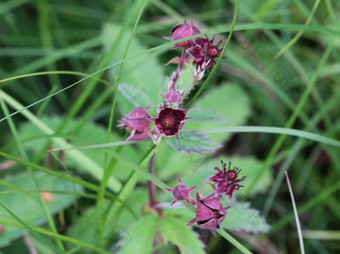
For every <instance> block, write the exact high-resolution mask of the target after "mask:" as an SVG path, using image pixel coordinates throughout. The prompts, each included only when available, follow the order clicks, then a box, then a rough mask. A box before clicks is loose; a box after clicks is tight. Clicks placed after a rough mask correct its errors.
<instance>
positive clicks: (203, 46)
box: [188, 37, 223, 71]
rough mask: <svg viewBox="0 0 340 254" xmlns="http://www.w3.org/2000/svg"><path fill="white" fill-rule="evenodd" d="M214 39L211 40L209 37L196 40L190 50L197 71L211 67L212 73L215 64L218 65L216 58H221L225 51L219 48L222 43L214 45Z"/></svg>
mask: <svg viewBox="0 0 340 254" xmlns="http://www.w3.org/2000/svg"><path fill="white" fill-rule="evenodd" d="M214 39H215V38H212V39H211V40H209V39H208V37H206V38H201V37H199V38H196V39H194V46H193V47H191V48H189V49H188V53H189V55H190V56H192V57H193V58H194V64H195V65H196V69H200V70H204V69H205V68H206V67H208V66H209V70H210V71H211V69H212V67H213V64H215V63H216V61H215V58H218V57H220V56H221V53H222V51H223V49H219V47H220V45H221V43H222V41H219V42H218V43H217V44H216V45H214Z"/></svg>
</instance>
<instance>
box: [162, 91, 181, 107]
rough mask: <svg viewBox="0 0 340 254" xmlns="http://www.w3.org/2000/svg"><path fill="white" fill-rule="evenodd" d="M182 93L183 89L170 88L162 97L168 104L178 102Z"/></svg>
mask: <svg viewBox="0 0 340 254" xmlns="http://www.w3.org/2000/svg"><path fill="white" fill-rule="evenodd" d="M183 95H184V91H181V92H180V91H177V90H170V91H169V92H167V93H166V94H165V95H164V96H163V97H164V99H165V100H166V101H167V102H169V103H170V104H174V103H180V102H181V100H182V98H183Z"/></svg>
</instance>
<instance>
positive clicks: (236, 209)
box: [222, 202, 270, 233]
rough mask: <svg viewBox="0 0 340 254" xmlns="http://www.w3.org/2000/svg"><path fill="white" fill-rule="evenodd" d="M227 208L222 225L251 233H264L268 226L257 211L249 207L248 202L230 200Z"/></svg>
mask: <svg viewBox="0 0 340 254" xmlns="http://www.w3.org/2000/svg"><path fill="white" fill-rule="evenodd" d="M228 205H231V208H230V209H228V210H227V213H228V215H227V216H226V217H225V219H224V221H223V222H222V227H223V228H225V229H229V230H235V231H245V232H251V233H266V232H268V231H269V229H270V226H269V225H268V223H267V222H266V221H265V219H264V218H262V217H261V216H260V214H259V211H258V210H256V209H253V208H250V204H249V203H244V202H232V203H229V204H228Z"/></svg>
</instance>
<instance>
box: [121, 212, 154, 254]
mask: <svg viewBox="0 0 340 254" xmlns="http://www.w3.org/2000/svg"><path fill="white" fill-rule="evenodd" d="M158 224H159V216H158V215H154V214H152V215H148V216H145V217H143V218H142V219H140V220H138V221H137V222H136V223H134V224H133V225H131V227H130V228H129V229H128V231H127V232H125V233H123V239H122V241H121V242H120V243H119V245H120V246H121V247H122V249H121V251H120V253H121V254H131V253H141V254H147V253H152V249H153V246H152V243H153V239H154V235H155V233H156V231H157V229H158Z"/></svg>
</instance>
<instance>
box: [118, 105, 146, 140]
mask: <svg viewBox="0 0 340 254" xmlns="http://www.w3.org/2000/svg"><path fill="white" fill-rule="evenodd" d="M148 109H149V107H148V108H147V109H146V110H148ZM146 110H145V109H143V108H142V107H136V108H134V109H133V110H132V111H131V112H130V113H129V114H128V115H125V114H123V115H124V116H125V118H122V119H121V120H119V121H118V122H119V123H120V124H119V125H118V127H120V128H125V129H127V130H128V131H130V132H131V135H130V136H129V137H128V138H127V139H126V141H142V140H145V139H147V138H148V137H149V130H150V121H151V120H150V116H149V113H148V112H147V111H146ZM126 141H125V142H126Z"/></svg>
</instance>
